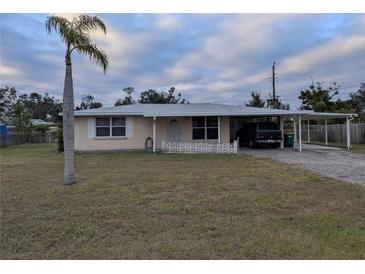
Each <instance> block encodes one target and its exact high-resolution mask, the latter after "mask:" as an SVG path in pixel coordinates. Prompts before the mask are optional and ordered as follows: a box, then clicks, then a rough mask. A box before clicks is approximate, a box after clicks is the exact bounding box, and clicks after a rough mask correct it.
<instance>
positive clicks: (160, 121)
mask: <svg viewBox="0 0 365 274" xmlns="http://www.w3.org/2000/svg"><path fill="white" fill-rule="evenodd" d="M132 118H133V119H132V120H133V137H122V138H112V139H110V138H95V137H90V135H89V134H88V131H89V129H88V127H89V126H90V125H89V123H88V117H75V150H76V151H97V150H128V149H144V148H145V140H146V138H147V137H152V135H153V132H152V128H153V127H152V125H153V124H152V121H153V120H152V118H146V117H142V116H133V117H132ZM171 119H176V120H178V121H179V123H180V128H181V141H182V142H192V141H193V140H192V118H191V117H171V118H167V117H157V118H156V135H157V136H156V137H157V138H156V139H157V142H156V147H157V148H158V149H159V148H161V142H162V140H165V141H167V140H168V128H169V127H168V125H169V122H170V120H171ZM220 128H221V143H229V118H228V117H221V122H220ZM199 142H202V141H199ZM207 142H216V140H209V141H207Z"/></svg>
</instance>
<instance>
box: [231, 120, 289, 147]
mask: <svg viewBox="0 0 365 274" xmlns="http://www.w3.org/2000/svg"><path fill="white" fill-rule="evenodd" d="M237 137H239V145H240V146H244V145H249V146H250V147H251V148H254V147H258V146H260V145H269V146H271V147H275V148H277V147H279V146H280V142H281V140H282V134H281V131H280V129H279V127H278V125H277V124H276V123H274V122H257V123H246V124H242V127H241V128H240V129H239V130H238V131H237V132H236V138H237Z"/></svg>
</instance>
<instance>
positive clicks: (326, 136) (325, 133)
mask: <svg viewBox="0 0 365 274" xmlns="http://www.w3.org/2000/svg"><path fill="white" fill-rule="evenodd" d="M324 139H325V140H324V141H325V143H326V146H328V129H327V119H324Z"/></svg>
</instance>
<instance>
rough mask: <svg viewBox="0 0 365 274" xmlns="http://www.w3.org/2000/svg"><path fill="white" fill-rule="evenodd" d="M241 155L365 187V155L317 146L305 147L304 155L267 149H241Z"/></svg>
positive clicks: (288, 150) (283, 150)
mask: <svg viewBox="0 0 365 274" xmlns="http://www.w3.org/2000/svg"><path fill="white" fill-rule="evenodd" d="M241 153H244V154H249V155H252V156H256V157H261V158H271V159H273V160H277V161H280V162H283V163H287V164H294V165H298V166H300V167H302V168H304V169H308V170H311V171H314V172H316V173H319V174H321V175H324V176H328V177H332V178H336V179H340V180H345V181H349V182H353V183H359V184H362V185H365V154H360V153H358V154H357V153H353V152H349V151H347V150H345V149H341V148H333V147H325V146H317V145H303V151H302V153H299V152H298V151H297V150H293V149H265V148H260V149H250V148H241Z"/></svg>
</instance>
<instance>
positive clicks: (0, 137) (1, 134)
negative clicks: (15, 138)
mask: <svg viewBox="0 0 365 274" xmlns="http://www.w3.org/2000/svg"><path fill="white" fill-rule="evenodd" d="M7 139H8V127H7V126H6V125H4V124H0V147H4V146H6V141H7Z"/></svg>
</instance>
